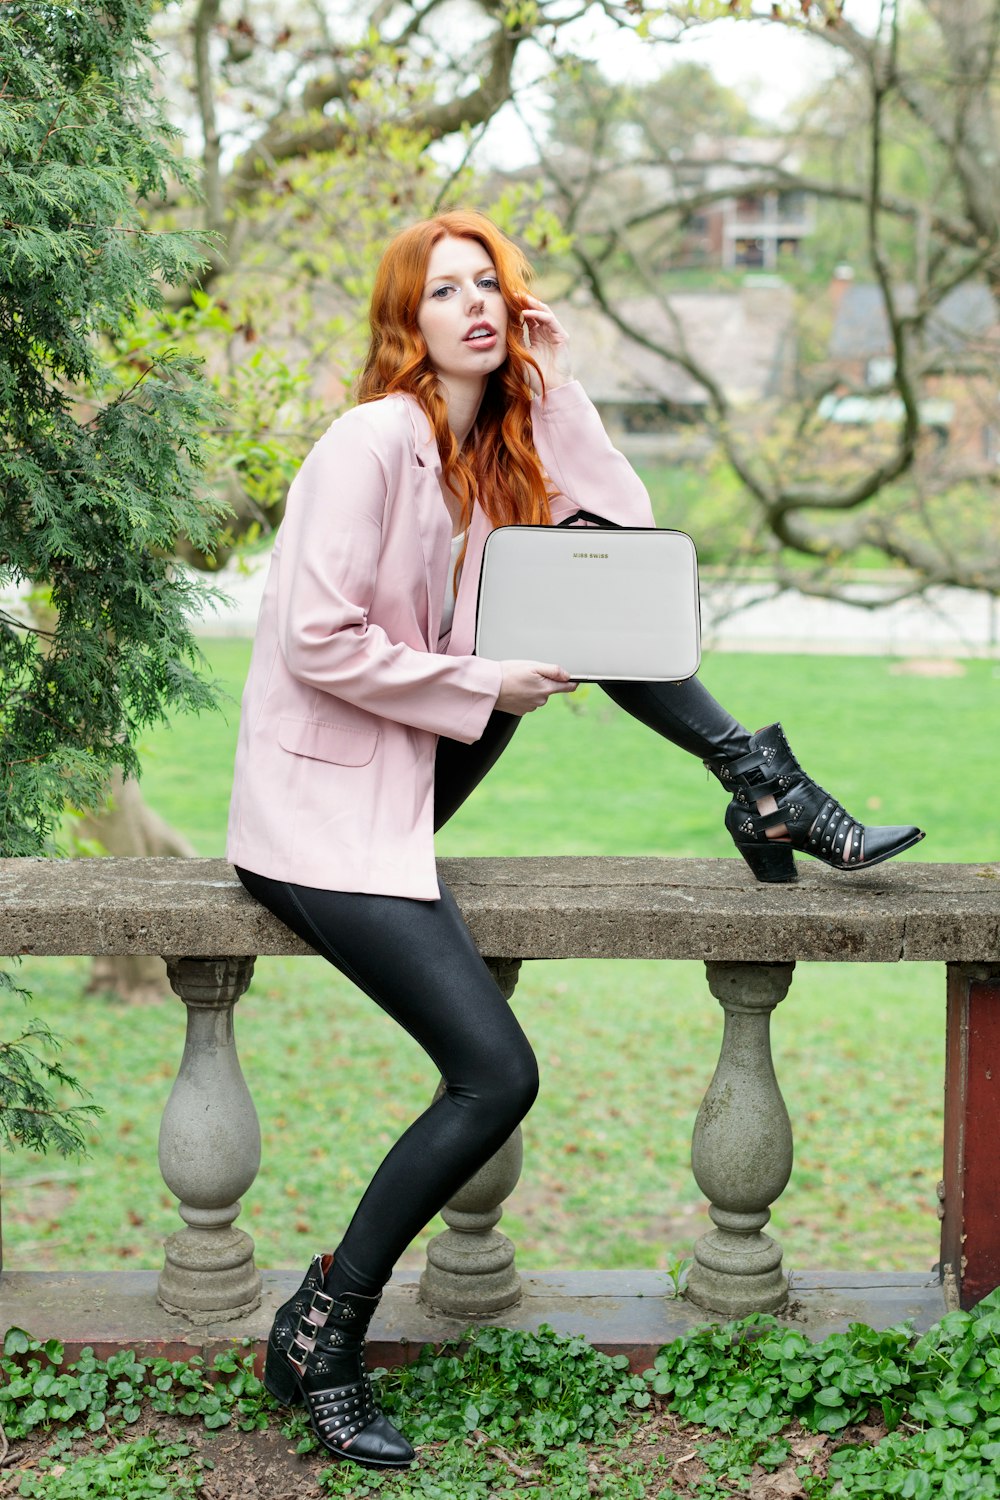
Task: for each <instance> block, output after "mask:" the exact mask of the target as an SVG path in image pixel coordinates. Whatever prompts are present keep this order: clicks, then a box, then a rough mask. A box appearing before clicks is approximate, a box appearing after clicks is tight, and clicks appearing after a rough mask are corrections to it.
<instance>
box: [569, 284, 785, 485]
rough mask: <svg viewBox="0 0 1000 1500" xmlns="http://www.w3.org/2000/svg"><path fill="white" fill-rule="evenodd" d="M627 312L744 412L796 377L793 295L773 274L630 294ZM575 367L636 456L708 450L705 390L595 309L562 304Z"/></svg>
mask: <svg viewBox="0 0 1000 1500" xmlns="http://www.w3.org/2000/svg"><path fill="white" fill-rule="evenodd" d="M616 308H617V311H618V312H619V314H620V316H621V317H622V318H623V319H624V320H625V321H626V322H627V323H629V324H631V325H632V326H633V327H635V328H636V329H638V330H640V331H641V332H642V333H643V334H644V335H645V336H646V337H648V338H650V339H653V340H655V341H656V342H657V343H659V344H661V345H662V346H663V347H664V348H665V349H667V350H677V351H678V352H680V351H681V350H682V349H683V350H686V351H687V352H688V353H689V354H690V356H691V357H692V359H693V360H694V361H695V362H696V363H697V364H699V365H701V366H702V367H704V369H705V370H706V372H707V373H708V374H709V375H710V376H711V377H712V379H713V380H714V381H716V382H717V384H718V385H719V386H720V387H721V389H722V390H723V391H724V393H725V395H726V397H727V399H728V400H729V401H731V402H732V404H733V405H734V406H735V407H737V408H741V409H748V408H753V407H754V406H755V405H757V404H759V403H760V402H762V401H765V400H768V399H770V398H774V397H780V396H782V395H785V394H787V393H788V391H789V390H790V389H791V383H792V380H793V376H794V358H795V329H794V298H793V294H792V292H791V290H790V289H789V288H788V287H786V286H785V285H784V284H783V283H781V282H780V281H778V280H777V279H776V278H761V280H760V281H759V282H755V281H754V279H753V278H748V280H747V282H746V284H745V285H744V286H742V287H740V288H739V290H737V291H719V292H711V291H706V292H679V293H676V294H674V295H672V296H671V297H670V302H669V308H670V311H668V310H667V308H666V307H665V306H664V305H663V303H661V302H660V301H659V300H658V299H657V298H656V297H651V296H645V297H624V298H621V299H619V300H618V301H617V302H616ZM559 316H560V319H561V320H562V322H563V323H564V324H565V325H566V330H567V332H568V333H569V336H570V347H571V349H572V351H573V368H574V371H575V373H576V374H577V375H578V376H579V378H580V380H581V381H582V382H583V385H584V386H585V387H586V389H587V392H588V394H589V395H590V396H591V398H592V400H593V401H594V404H595V405H596V406H597V408H598V410H599V411H600V413H601V417H602V420H603V421H604V423H605V426H606V427H607V429H608V431H609V433H610V435H611V437H612V439H613V441H614V442H615V443H616V444H617V446H618V447H620V448H621V449H622V451H623V452H625V453H627V454H628V455H629V456H630V457H632V458H640V457H649V458H656V457H668V456H670V457H675V458H677V457H680V456H683V455H685V454H691V455H693V454H695V453H698V452H701V451H703V449H704V446H705V437H704V433H703V419H704V415H705V410H706V406H707V401H708V397H707V393H706V391H705V388H704V386H702V385H701V384H700V383H699V382H698V381H697V380H695V379H694V377H693V376H692V375H690V374H689V373H688V372H687V371H686V370H685V369H683V368H682V367H681V366H680V365H677V364H675V363H673V362H672V361H671V360H669V359H665V358H663V357H662V356H661V355H659V354H656V353H654V352H653V351H652V350H650V349H647V348H646V347H645V346H644V345H642V344H639V343H637V342H636V341H635V340H634V339H630V338H628V337H627V336H626V335H625V334H624V333H622V332H621V331H620V330H619V329H618V328H617V327H616V326H615V325H614V324H613V323H612V322H611V321H610V320H609V319H608V318H607V317H606V316H605V314H604V313H603V312H602V311H601V310H600V308H598V307H596V306H595V305H594V304H592V303H589V302H587V303H579V302H574V301H572V300H571V301H570V302H569V303H568V304H564V305H561V306H560V309H559Z"/></svg>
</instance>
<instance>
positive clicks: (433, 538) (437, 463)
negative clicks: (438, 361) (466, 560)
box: [403, 395, 451, 651]
mask: <svg viewBox="0 0 1000 1500" xmlns="http://www.w3.org/2000/svg"><path fill="white" fill-rule="evenodd" d="M403 399H404V400H405V402H406V406H407V410H408V412H409V415H410V426H411V428H412V431H413V465H412V468H411V475H410V477H411V480H412V485H413V510H414V514H415V516H416V523H417V530H418V532H419V534H420V545H421V548H422V550H423V556H424V579H425V581H426V585H427V645H428V648H429V649H430V650H431V651H436V650H437V641H438V634H439V632H440V629H441V608H442V605H443V603H444V587H445V574H446V572H447V568H448V554H449V548H448V542H449V539H450V537H451V518H450V516H449V515H448V509H447V507H446V505H445V503H444V497H443V495H442V494H441V458H440V455H439V453H438V449H437V442H436V441H435V438H434V433H433V430H432V428H431V424H430V422H429V421H428V419H427V415H426V413H425V412H424V410H423V407H422V406H421V405H420V403H419V402H418V401H417V400H416V399H415V398H414V397H413V396H409V395H404V397H403Z"/></svg>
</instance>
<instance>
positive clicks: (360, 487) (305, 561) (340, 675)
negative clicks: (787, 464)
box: [226, 381, 653, 901]
mask: <svg viewBox="0 0 1000 1500" xmlns="http://www.w3.org/2000/svg"><path fill="white" fill-rule="evenodd" d="M533 421H534V439H535V446H536V448H537V451H538V455H539V457H540V459H541V461H542V464H543V466H544V468H545V471H546V473H547V474H548V475H549V477H550V479H551V480H552V481H553V483H554V485H555V486H556V487H557V488H558V490H559V491H560V495H559V497H558V498H557V499H556V500H555V501H554V502H553V505H552V519H553V521H558V520H561V519H562V518H563V517H564V516H567V515H570V514H572V512H573V511H575V510H577V509H579V508H583V509H585V510H591V511H594V512H595V513H596V514H598V515H605V516H607V517H608V518H609V519H610V520H615V521H618V522H620V523H622V524H624V525H632V526H650V525H652V524H653V518H652V512H651V510H650V505H649V497H648V495H647V494H646V491H645V489H644V488H643V486H642V484H641V483H640V481H639V479H638V478H637V477H636V475H635V474H634V472H633V471H632V469H631V467H630V466H629V464H628V462H627V461H626V460H625V459H624V458H623V457H622V455H621V454H620V453H618V452H616V450H615V449H614V448H613V447H612V446H611V443H610V441H609V440H608V437H607V435H606V433H605V431H604V428H603V426H602V425H601V421H600V418H599V417H598V415H597V412H596V410H595V409H594V407H593V406H592V405H591V403H590V401H589V400H588V399H587V397H586V395H585V394H584V391H583V389H582V387H581V386H580V385H578V384H577V383H576V382H575V381H573V382H570V383H569V384H567V385H564V386H560V387H558V388H557V389H556V390H553V391H551V392H550V393H549V395H548V396H547V397H546V399H545V400H544V402H541V401H536V402H535V403H534V410H533ZM440 472H441V465H440V460H439V458H438V452H437V445H436V443H435V441H434V437H433V434H432V432H431V427H430V423H429V422H428V421H427V418H426V416H425V415H424V413H423V410H422V409H421V407H420V406H419V404H418V403H417V402H416V401H415V400H414V399H413V398H412V397H409V396H403V395H397V396H387V397H385V398H383V399H382V400H381V401H375V402H369V403H367V404H365V405H363V406H358V407H355V408H353V409H352V410H351V411H348V412H347V413H345V415H344V416H342V417H339V418H338V419H337V420H336V421H335V422H334V423H333V425H332V426H331V427H330V428H329V429H328V431H327V432H326V433H325V434H324V436H323V437H321V438H320V439H319V441H318V442H317V443H316V445H315V447H314V448H313V449H312V451H311V452H310V453H309V455H308V456H307V458H306V460H305V462H304V463H303V465H302V468H301V469H300V470H299V472H298V474H297V475H296V477H295V479H294V481H293V483H292V485H291V488H290V490H289V493H288V505H287V510H286V513H285V518H284V521H283V522H282V524H281V527H280V529H279V531H278V536H277V538H276V540H275V544H274V551H273V554H272V558H271V566H270V570H269V572H268V577H267V583H266V586H265V589H264V597H263V601H262V603H261V610H260V619H259V621H258V625H257V634H256V637H255V640H254V647H253V655H252V658H251V662H250V671H249V675H248V677H247V683H246V688H245V690H244V693H243V705H242V711H241V718H240V730H239V740H238V745H237V750H236V768H235V775H234V784H233V793H232V801H231V804H230V811H229V836H228V842H227V846H226V855H227V858H228V859H230V860H231V861H232V862H233V864H237V865H241V866H242V867H243V868H244V869H248V870H253V871H255V872H256V873H257V874H259V875H266V876H270V877H271V878H272V879H275V880H290V881H294V882H296V883H297V884H300V885H310V886H319V887H322V888H323V889H326V890H340V891H367V892H371V893H373V894H381V895H391V896H411V897H415V898H417V899H418V900H424V901H434V900H437V898H438V895H439V891H438V884H437V875H436V871H435V864H434V837H433V813H434V810H433V799H434V757H435V750H436V746H437V739H438V736H439V735H446V736H448V737H449V738H450V739H455V740H461V741H463V742H465V743H467V744H471V743H472V742H473V741H474V740H477V739H478V738H479V736H480V735H481V734H482V732H483V729H484V728H485V725H486V721H487V719H488V718H489V716H490V714H491V712H492V711H493V708H494V706H495V703H496V699H497V695H498V694H499V691H500V682H501V672H500V666H499V664H498V663H497V662H494V661H487V660H485V659H482V658H480V657H476V656H473V655H471V651H472V645H473V633H474V629H475V615H476V599H477V595H478V589H479V572H480V568H481V566H482V557H483V545H484V543H485V541H486V537H487V535H488V534H489V532H490V530H491V523H490V521H489V518H488V517H487V516H486V514H485V512H484V511H483V510H481V509H480V507H479V506H478V505H477V506H476V507H475V508H474V511H473V515H472V521H471V525H470V530H469V541H468V547H467V550H466V556H465V562H464V564H463V568H462V575H461V578H460V581H459V588H458V596H457V598H456V601H455V617H454V620H453V622H452V630H451V635H450V637H449V638H448V640H447V642H446V644H445V646H444V648H443V649H441V648H440V647H439V645H438V638H439V629H440V621H441V607H442V602H443V598H444V590H445V575H446V572H447V570H448V567H449V554H450V542H451V520H450V517H449V515H448V511H447V509H446V507H445V504H444V500H443V499H442V496H441V489H440V482H439V481H440Z"/></svg>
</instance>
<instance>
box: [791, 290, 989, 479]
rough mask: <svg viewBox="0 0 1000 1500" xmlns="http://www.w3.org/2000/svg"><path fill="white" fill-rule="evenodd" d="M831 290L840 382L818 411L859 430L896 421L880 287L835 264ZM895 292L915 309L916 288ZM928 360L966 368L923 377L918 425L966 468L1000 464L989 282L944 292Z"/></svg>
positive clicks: (905, 307)
mask: <svg viewBox="0 0 1000 1500" xmlns="http://www.w3.org/2000/svg"><path fill="white" fill-rule="evenodd" d="M831 295H832V298H833V302H834V318H833V327H832V330H831V334H830V342H829V349H828V357H829V362H830V365H831V367H832V368H833V370H834V371H835V372H836V373H837V374H838V375H839V376H840V379H841V381H842V385H841V389H840V390H839V391H834V392H831V393H830V394H829V395H827V396H825V397H824V398H823V400H822V401H821V403H820V407H819V412H820V416H821V417H824V418H825V419H826V420H827V421H829V422H834V423H838V424H840V425H842V426H850V427H854V428H858V429H863V428H871V429H876V428H878V427H885V426H886V425H887V424H898V423H899V422H900V421H901V420H902V416H903V403H902V400H901V398H900V396H899V394H898V393H897V392H896V391H895V390H894V389H892V388H891V383H892V380H893V375H894V372H895V358H894V353H893V348H892V340H891V336H890V330H889V320H888V317H887V316H886V310H885V301H884V298H883V296H882V289H881V287H879V286H878V285H877V284H875V283H868V282H856V281H855V280H854V279H853V276H852V273H851V271H850V268H849V267H846V266H845V267H838V270H837V272H836V273H835V275H834V280H833V284H832V287H831ZM895 297H896V302H897V307H898V310H899V311H900V312H901V313H904V314H908V313H912V312H913V311H914V308H915V306H916V291H915V289H914V288H913V287H912V286H907V285H904V286H900V287H899V288H898V289H897V290H896V292H895ZM923 358H924V359H930V360H932V361H933V360H934V359H936V358H940V359H942V360H943V361H947V360H949V359H955V358H959V359H961V360H962V362H963V363H964V364H965V365H967V366H969V368H968V369H967V370H966V371H964V372H962V371H958V372H954V373H942V374H932V375H929V376H927V377H926V378H925V380H924V381H923V388H924V389H923V394H922V397H921V400H920V404H919V410H920V419H921V424H922V425H923V426H924V427H925V428H927V429H928V430H929V431H930V432H932V433H933V434H934V436H935V437H936V439H937V445H938V447H939V448H940V449H942V450H943V449H947V451H948V454H949V455H950V457H951V458H953V459H955V460H956V461H960V462H961V463H962V464H963V465H964V466H965V468H969V467H972V468H975V467H977V466H980V467H982V468H984V469H989V468H995V466H996V465H997V464H998V463H1000V308H998V306H997V303H996V300H995V298H994V297H993V294H992V292H991V291H990V290H989V288H988V287H987V286H985V285H983V284H982V283H979V282H964V283H962V284H961V285H959V286H956V287H953V288H952V290H951V291H950V292H948V293H947V295H946V296H945V297H944V298H943V299H942V301H941V302H940V304H939V305H938V307H937V308H935V310H934V312H933V313H932V314H931V316H930V317H929V318H928V319H927V323H926V326H925V331H924V348H923ZM972 367H975V372H973V368H972Z"/></svg>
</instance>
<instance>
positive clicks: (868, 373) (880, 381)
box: [865, 354, 896, 385]
mask: <svg viewBox="0 0 1000 1500" xmlns="http://www.w3.org/2000/svg"><path fill="white" fill-rule="evenodd" d="M895 373H896V361H895V360H894V359H893V357H892V355H891V354H876V355H874V356H873V358H871V359H870V360H869V361H868V365H867V368H866V370H865V382H866V384H868V385H890V384H891V383H892V379H893V376H894V375H895Z"/></svg>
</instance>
